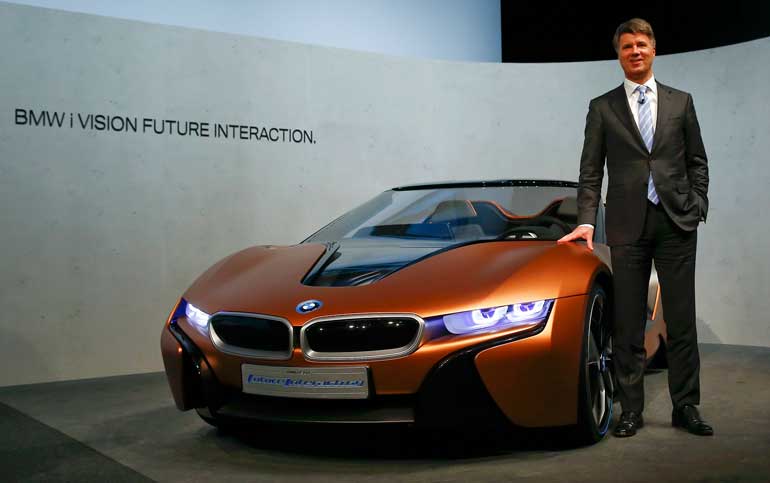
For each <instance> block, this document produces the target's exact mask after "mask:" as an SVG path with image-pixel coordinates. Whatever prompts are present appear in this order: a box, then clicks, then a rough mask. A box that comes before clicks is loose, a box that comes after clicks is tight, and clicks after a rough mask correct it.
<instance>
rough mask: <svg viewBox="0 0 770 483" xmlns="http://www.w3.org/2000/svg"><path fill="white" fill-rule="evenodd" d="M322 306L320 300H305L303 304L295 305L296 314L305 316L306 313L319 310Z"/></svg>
mask: <svg viewBox="0 0 770 483" xmlns="http://www.w3.org/2000/svg"><path fill="white" fill-rule="evenodd" d="M322 305H323V304H322V303H321V301H320V300H305V301H304V302H300V303H299V305H297V312H299V313H300V314H306V313H308V312H312V311H314V310H318V309H320V308H321V306H322Z"/></svg>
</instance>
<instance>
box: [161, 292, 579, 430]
mask: <svg viewBox="0 0 770 483" xmlns="http://www.w3.org/2000/svg"><path fill="white" fill-rule="evenodd" d="M585 304H586V297H585V296H574V297H566V298H561V299H557V300H556V302H555V303H554V307H553V309H552V310H551V314H550V316H549V319H548V321H547V323H546V324H545V325H543V326H538V327H536V328H534V329H527V330H525V331H519V332H510V333H502V334H486V335H482V336H477V337H453V336H448V337H442V338H438V339H433V340H429V341H427V342H425V343H424V344H422V345H421V346H420V348H419V349H418V350H417V351H416V352H414V353H413V354H410V355H408V356H405V357H400V358H395V359H391V360H381V361H370V362H367V363H366V365H367V366H368V367H369V371H370V377H371V379H370V380H371V384H372V388H373V389H372V391H371V397H369V398H368V399H363V400H346V401H342V400H331V401H328V400H327V401H322V400H317V399H299V400H296V399H290V398H276V397H269V396H254V395H249V394H244V393H243V392H242V387H241V365H242V364H243V363H254V362H255V361H254V360H252V359H244V358H243V357H237V356H233V355H228V354H224V353H221V352H219V351H217V350H216V348H215V347H213V345H212V344H211V342H210V340H209V339H208V338H207V337H206V336H205V335H204V334H203V333H201V331H199V330H196V329H195V328H194V327H193V326H191V325H190V324H188V323H187V321H186V319H185V318H184V317H183V316H178V317H175V316H174V315H173V314H172V316H171V317H170V318H169V321H168V323H167V324H166V326H165V327H164V330H163V333H162V336H161V348H162V353H163V360H164V364H165V367H166V374H167V376H168V380H169V385H170V387H171V391H172V394H173V396H174V400H175V402H176V405H177V407H178V408H179V409H181V410H187V409H192V408H198V409H200V410H201V411H202V412H203V413H205V414H210V415H211V416H224V417H235V418H249V419H256V420H267V421H278V422H314V423H325V422H334V423H416V424H418V425H421V426H430V427H434V426H438V427H440V426H454V427H456V426H462V425H472V426H476V427H478V426H486V425H491V426H495V425H500V424H513V425H515V426H522V427H545V426H561V425H568V424H574V423H575V422H577V406H578V404H577V390H578V379H579V361H580V350H581V342H582V331H583V318H584V314H585V309H586V306H585ZM258 363H259V364H273V365H282V366H297V367H303V366H315V367H318V366H323V365H326V366H328V365H332V364H333V365H339V364H343V365H344V364H355V365H361V361H356V362H355V363H329V362H313V361H308V360H306V359H305V358H304V357H303V356H302V353H301V351H300V350H299V349H295V350H294V352H293V354H292V357H291V358H290V359H289V360H286V361H258Z"/></svg>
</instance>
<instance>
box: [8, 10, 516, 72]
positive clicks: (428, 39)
mask: <svg viewBox="0 0 770 483" xmlns="http://www.w3.org/2000/svg"><path fill="white" fill-rule="evenodd" d="M13 3H22V4H28V5H35V6H38V7H47V8H56V9H61V10H68V11H72V12H80V13H90V14H95V15H105V16H108V17H117V18H123V19H129V20H141V21H144V22H152V23H158V24H164V25H174V26H178V27H192V28H198V29H204V30H213V31H217V32H226V33H231V34H241V35H253V36H256V37H265V38H269V39H275V40H288V41H292V42H302V43H305V44H313V45H323V46H326V47H341V48H347V49H354V50H362V51H367V52H377V53H380V54H389V55H398V56H405V57H414V58H421V59H441V60H461V61H474V62H500V60H501V59H502V43H501V41H500V38H501V34H500V32H501V25H500V1H499V0H418V1H415V0H366V1H360V0H323V1H320V2H319V1H318V0H227V1H226V2H223V1H220V0H164V1H163V2H157V1H156V0H131V1H129V2H127V1H125V0H15V1H13Z"/></svg>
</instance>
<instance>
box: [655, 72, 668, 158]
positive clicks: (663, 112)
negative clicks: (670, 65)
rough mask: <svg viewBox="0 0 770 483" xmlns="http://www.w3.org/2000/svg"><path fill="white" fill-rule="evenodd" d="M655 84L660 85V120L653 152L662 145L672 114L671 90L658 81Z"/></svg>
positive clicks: (656, 124) (657, 123) (657, 124)
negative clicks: (664, 132)
mask: <svg viewBox="0 0 770 483" xmlns="http://www.w3.org/2000/svg"><path fill="white" fill-rule="evenodd" d="M655 83H656V84H658V120H657V122H656V123H655V135H654V136H653V137H652V150H653V151H655V148H657V147H658V144H660V141H661V139H662V136H663V131H664V129H665V127H666V123H667V122H668V118H669V114H670V112H671V90H670V89H669V88H668V87H666V86H664V85H663V84H661V83H660V82H657V81H656V82H655Z"/></svg>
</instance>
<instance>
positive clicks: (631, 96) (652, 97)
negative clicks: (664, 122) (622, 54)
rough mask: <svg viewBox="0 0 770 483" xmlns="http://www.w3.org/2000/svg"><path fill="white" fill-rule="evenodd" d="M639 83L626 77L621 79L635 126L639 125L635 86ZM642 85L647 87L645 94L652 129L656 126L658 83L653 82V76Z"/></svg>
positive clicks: (637, 96) (637, 94)
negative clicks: (648, 104)
mask: <svg viewBox="0 0 770 483" xmlns="http://www.w3.org/2000/svg"><path fill="white" fill-rule="evenodd" d="M640 85H641V84H637V83H636V82H633V81H630V80H628V79H624V80H623V88H624V89H625V90H626V98H628V107H629V108H630V109H631V114H632V115H633V116H634V122H636V126H637V127H639V91H637V90H636V88H637V87H639V86H640ZM644 85H646V86H647V87H648V88H649V90H648V91H647V94H645V96H646V97H647V102H649V103H650V114H652V129H653V131H654V130H655V128H657V127H658V84H656V83H655V76H652V77H650V78H649V79H648V80H647V82H645V83H644Z"/></svg>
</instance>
